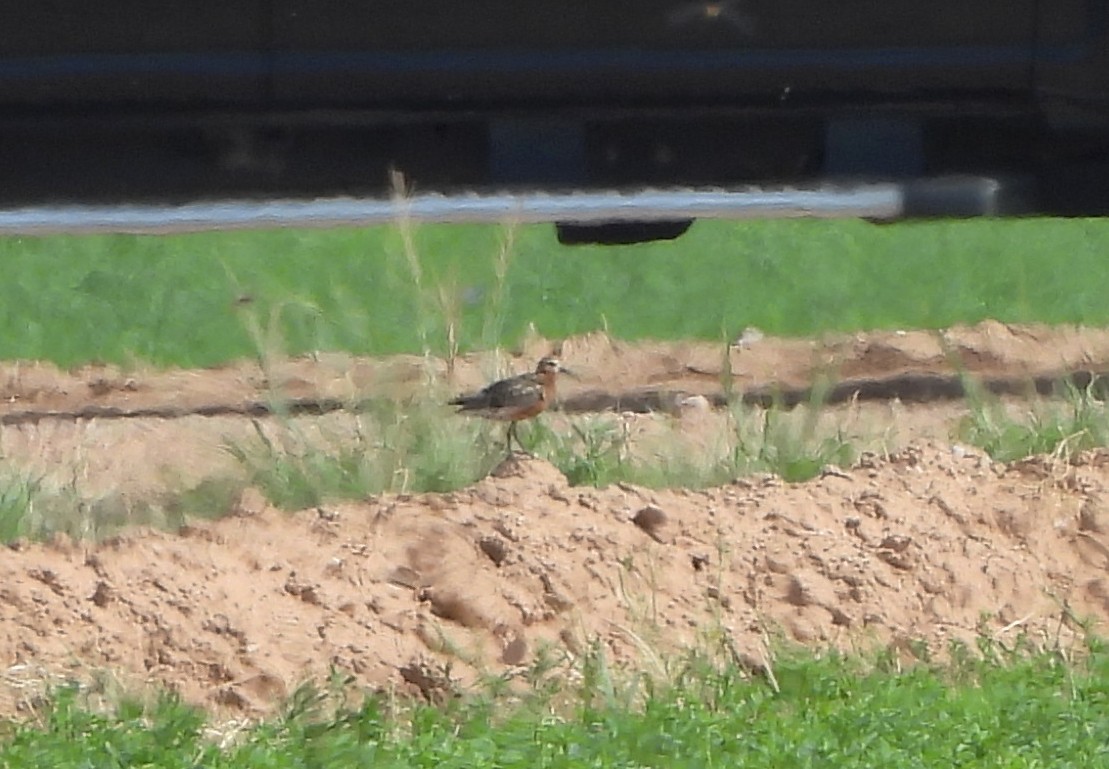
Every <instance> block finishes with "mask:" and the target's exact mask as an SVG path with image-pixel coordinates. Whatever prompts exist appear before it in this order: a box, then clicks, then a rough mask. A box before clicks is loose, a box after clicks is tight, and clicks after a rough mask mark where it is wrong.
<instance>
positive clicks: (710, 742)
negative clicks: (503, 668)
mask: <svg viewBox="0 0 1109 769" xmlns="http://www.w3.org/2000/svg"><path fill="white" fill-rule="evenodd" d="M985 651H986V652H987V653H986V654H984V655H980V654H977V653H970V652H969V651H968V650H964V649H960V648H955V649H953V654H952V660H953V661H952V662H951V663H949V664H945V665H937V664H916V665H913V666H911V667H909V668H907V669H901V668H900V666H899V665H897V664H895V662H894V660H893V658H892V657H879V658H878V659H876V660H871V661H865V660H862V659H860V658H857V657H852V658H847V657H842V656H840V655H836V654H828V655H824V656H819V655H813V654H811V653H795V654H783V655H779V657H778V659H777V660H775V661H774V662H773V665H772V668H771V671H772V675H770V676H765V677H754V678H752V677H749V676H748V675H746V674H743V673H741V672H740V671H739V670H737V669H736V668H734V667H726V668H723V669H720V668H716V667H714V666H710V665H708V664H706V663H705V662H704V661H703V660H697V659H693V660H691V661H690V662H689V663H688V664H686V665H684V666H682V667H680V668H678V669H677V670H676V671H675V675H674V676H673V679H672V680H669V681H657V680H651V679H646V678H643V677H642V676H633V677H630V678H629V677H627V676H622V675H620V674H619V673H614V672H613V671H610V670H608V669H607V668H606V667H605V666H604V664H603V658H598V657H596V656H595V655H587V657H586V660H585V664H584V665H579V666H578V667H577V670H578V672H577V674H576V675H566V674H565V673H566V671H563V670H561V669H560V668H558V669H555V670H552V671H548V674H547V675H546V676H541V679H542V680H541V682H540V683H539V685H536V686H534V687H532V688H530V689H528V690H526V691H525V692H524V693H522V694H519V693H518V694H516V695H514V696H507V695H505V694H503V693H501V694H495V693H494V692H495V691H496V689H495V688H493V687H487V688H484V689H479V690H476V691H471V692H463V693H461V696H459V697H455V698H450V697H448V698H447V703H446V704H445V705H442V706H430V705H416V704H413V703H405V702H399V701H397V700H395V699H393V698H390V697H389V696H387V695H373V694H371V695H370V696H369V697H368V698H366V699H365V700H364V701H362V703H361V704H352V705H348V706H345V707H344V706H339V707H325V705H326V701H327V698H326V697H325V696H323V695H320V694H317V693H316V692H314V691H313V690H312V689H309V688H304V689H301V690H300V691H299V692H298V693H297V695H296V696H294V698H293V701H292V703H291V704H290V706H289V707H288V709H287V710H286V712H285V713H284V715H282V716H280V717H277V718H273V719H271V720H267V721H265V722H263V723H260V724H257V725H254V726H251V727H248V728H246V729H244V730H242V731H240V732H239V733H238V734H234V735H232V736H231V738H229V739H226V740H223V741H224V742H225V744H224V745H222V746H221V745H218V744H217V740H218V739H219V738H220V736H221V735H220V733H219V730H218V729H216V731H215V733H213V734H211V735H210V736H206V730H205V727H206V723H205V719H204V717H203V716H202V715H201V714H199V713H198V712H196V711H194V710H191V709H189V708H187V707H185V706H183V705H182V704H181V703H180V702H178V701H176V700H175V699H173V698H172V697H161V698H159V699H157V700H155V701H153V702H149V703H144V702H143V701H142V700H139V699H124V700H122V701H120V702H119V703H118V704H117V706H116V708H115V710H114V712H110V713H108V714H103V713H98V712H96V711H95V710H93V709H91V708H89V707H88V706H87V705H86V704H85V703H84V701H83V698H82V696H81V694H80V693H79V692H78V691H77V690H75V689H73V688H70V689H63V690H61V691H60V692H59V696H58V697H57V698H56V699H55V700H54V701H53V703H52V705H51V706H50V707H49V708H46V709H45V710H44V711H43V712H42V715H41V717H40V719H39V720H38V721H37V722H30V721H28V722H23V723H19V724H15V723H8V724H6V725H5V727H6V728H5V729H4V737H3V738H2V743H0V763H2V764H3V765H4V766H12V767H17V766H20V767H22V766H27V767H30V766H50V767H59V768H61V767H136V766H157V767H200V766H203V767H207V768H210V769H222V768H226V769H247V767H267V768H269V769H283V768H284V767H289V769H293V767H296V768H297V769H308V768H310V767H321V768H323V767H357V766H366V767H369V766H373V767H429V768H435V769H444V768H449V767H459V768H462V767H466V768H467V769H468V768H469V767H502V768H503V769H511V768H512V767H528V768H531V767H549V768H550V769H557V768H558V767H574V768H575V769H577V768H578V767H656V766H658V767H661V766H665V767H675V768H678V769H680V768H683V767H716V766H719V767H725V766H743V767H829V766H834V767H892V766H897V767H901V766H906V767H942V768H943V769H947V768H948V767H952V766H958V767H982V768H986V767H997V768H999V769H1002V768H1003V769H1014V768H1016V767H1028V768H1029V769H1031V768H1032V767H1048V766H1050V767H1094V766H1105V765H1106V763H1107V762H1109V719H1106V718H1105V711H1106V708H1107V707H1109V655H1107V653H1106V651H1105V649H1104V647H1103V646H1102V645H1100V644H1099V643H1096V642H1093V643H1091V647H1090V650H1089V652H1088V653H1084V654H1083V656H1082V657H1081V659H1079V660H1077V661H1074V660H1070V661H1068V660H1064V658H1063V655H1061V654H1060V653H1058V652H1054V651H1036V652H1030V653H1024V652H1011V653H1002V654H1000V655H999V654H997V653H996V652H997V649H996V647H990V648H987V649H986V650H985ZM224 736H226V731H225V733H224Z"/></svg>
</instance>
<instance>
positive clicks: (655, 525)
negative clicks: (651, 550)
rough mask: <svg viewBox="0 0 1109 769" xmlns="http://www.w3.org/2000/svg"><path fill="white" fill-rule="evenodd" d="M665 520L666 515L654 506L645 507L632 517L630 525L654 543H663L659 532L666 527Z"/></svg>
mask: <svg viewBox="0 0 1109 769" xmlns="http://www.w3.org/2000/svg"><path fill="white" fill-rule="evenodd" d="M667 520H668V518H667V516H666V513H664V512H663V511H662V508H659V507H656V506H655V505H647V506H646V507H644V508H642V509H641V510H640V511H639V512H637V513H636V514H635V516H634V517H632V523H634V524H635V525H636V526H638V527H639V528H640V529H641V530H642V531H643V532H644V533H645V534H647V536H649V537H650V538H651V539H653V540H655V541H656V542H662V541H663V540H662V537H661V535H660V534H659V531H660V529H662V527H664V526H665V525H666V523H667Z"/></svg>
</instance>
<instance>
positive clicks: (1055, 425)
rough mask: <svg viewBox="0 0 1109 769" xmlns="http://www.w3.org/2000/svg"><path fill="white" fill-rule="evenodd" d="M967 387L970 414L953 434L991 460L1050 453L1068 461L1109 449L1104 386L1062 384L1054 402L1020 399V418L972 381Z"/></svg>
mask: <svg viewBox="0 0 1109 769" xmlns="http://www.w3.org/2000/svg"><path fill="white" fill-rule="evenodd" d="M965 384H966V388H967V396H968V397H967V405H968V407H969V412H968V414H967V416H966V417H965V418H964V419H963V420H962V422H961V424H960V425H959V427H958V430H957V434H958V436H959V437H960V438H962V439H963V440H965V441H967V442H968V443H971V444H973V445H975V446H978V447H979V448H981V449H983V450H985V452H986V453H987V454H989V455H990V457H991V458H993V459H996V460H998V461H1001V462H1012V461H1014V460H1019V459H1024V458H1025V457H1031V456H1037V455H1053V456H1057V457H1059V458H1062V459H1067V460H1069V459H1070V457H1072V456H1074V455H1075V454H1076V453H1078V452H1081V451H1086V450H1088V449H1092V448H1096V447H1101V446H1109V410H1107V409H1106V404H1105V400H1104V396H1105V383H1104V382H1100V381H1097V380H1094V381H1093V382H1091V384H1090V386H1089V387H1086V388H1078V387H1075V386H1074V385H1072V384H1069V383H1065V384H1061V385H1060V386H1059V387H1058V388H1057V390H1058V393H1057V395H1056V396H1055V397H1053V398H1032V399H1030V400H1029V401H1028V402H1023V401H1022V406H1023V413H1020V414H1014V413H1013V412H1014V410H1015V409H1014V407H1006V405H1005V404H1004V403H1003V402H1002V401H1001V399H1000V398H997V397H996V396H993V395H990V394H989V393H987V392H985V391H983V390H982V388H980V387H978V386H977V385H975V383H974V382H973V381H972V380H970V379H966V380H965Z"/></svg>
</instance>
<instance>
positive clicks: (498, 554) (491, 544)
mask: <svg viewBox="0 0 1109 769" xmlns="http://www.w3.org/2000/svg"><path fill="white" fill-rule="evenodd" d="M478 547H479V548H481V552H483V553H485V556H486V557H487V558H488V559H489V560H490V561H492V562H493V564H494V565H495V566H500V565H501V564H502V563H504V560H505V558H507V557H508V546H507V545H505V542H504V540H503V539H501V538H500V537H482V538H481V539H480V540H479V541H478Z"/></svg>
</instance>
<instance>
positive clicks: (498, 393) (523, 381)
mask: <svg viewBox="0 0 1109 769" xmlns="http://www.w3.org/2000/svg"><path fill="white" fill-rule="evenodd" d="M480 394H481V395H482V396H484V400H485V401H486V404H485V405H486V406H487V407H488V408H494V409H499V408H508V407H512V408H527V407H528V406H534V405H535V404H536V403H538V402H539V401H541V400H543V387H542V385H540V384H539V382H536V381H534V379H532V377H530V376H520V377H514V378H512V379H504V380H502V381H500V382H494V383H493V384H491V385H489V386H488V387H486V388H485V389H484V390H482V391H481V393H480Z"/></svg>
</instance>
